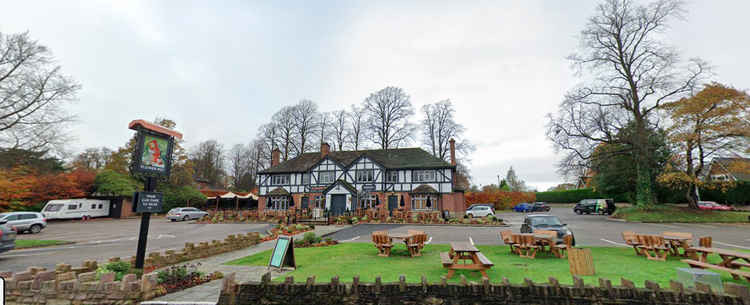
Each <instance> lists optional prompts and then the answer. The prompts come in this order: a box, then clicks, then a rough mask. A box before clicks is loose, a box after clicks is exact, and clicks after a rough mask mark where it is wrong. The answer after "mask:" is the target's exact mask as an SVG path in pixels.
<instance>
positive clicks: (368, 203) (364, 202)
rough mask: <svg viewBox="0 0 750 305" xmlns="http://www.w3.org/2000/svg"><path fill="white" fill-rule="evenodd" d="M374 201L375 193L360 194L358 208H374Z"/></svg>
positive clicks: (375, 200) (375, 201)
mask: <svg viewBox="0 0 750 305" xmlns="http://www.w3.org/2000/svg"><path fill="white" fill-rule="evenodd" d="M375 203H377V199H376V198H375V194H370V195H368V196H362V197H360V198H359V208H360V209H369V208H374V207H375Z"/></svg>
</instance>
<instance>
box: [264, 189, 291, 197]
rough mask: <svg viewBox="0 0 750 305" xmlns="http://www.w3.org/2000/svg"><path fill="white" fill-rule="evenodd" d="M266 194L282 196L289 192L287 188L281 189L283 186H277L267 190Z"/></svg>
mask: <svg viewBox="0 0 750 305" xmlns="http://www.w3.org/2000/svg"><path fill="white" fill-rule="evenodd" d="M268 195H271V196H284V195H289V192H288V191H287V190H285V189H283V188H280V187H277V188H275V189H273V190H272V191H270V192H268Z"/></svg>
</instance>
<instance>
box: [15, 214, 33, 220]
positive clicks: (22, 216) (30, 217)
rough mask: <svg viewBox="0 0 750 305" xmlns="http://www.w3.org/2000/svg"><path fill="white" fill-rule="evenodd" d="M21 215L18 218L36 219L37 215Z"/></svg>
mask: <svg viewBox="0 0 750 305" xmlns="http://www.w3.org/2000/svg"><path fill="white" fill-rule="evenodd" d="M20 216H21V217H18V219H34V218H36V215H34V214H23V215H20Z"/></svg>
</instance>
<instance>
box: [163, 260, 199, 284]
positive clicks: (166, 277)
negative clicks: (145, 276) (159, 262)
mask: <svg viewBox="0 0 750 305" xmlns="http://www.w3.org/2000/svg"><path fill="white" fill-rule="evenodd" d="M198 266H200V263H198V264H195V265H193V264H190V265H181V266H172V267H169V268H167V269H164V270H161V271H159V272H157V273H156V281H157V283H159V284H177V283H180V282H183V281H187V280H191V279H193V278H196V277H198V278H199V277H201V276H203V273H202V272H199V271H198Z"/></svg>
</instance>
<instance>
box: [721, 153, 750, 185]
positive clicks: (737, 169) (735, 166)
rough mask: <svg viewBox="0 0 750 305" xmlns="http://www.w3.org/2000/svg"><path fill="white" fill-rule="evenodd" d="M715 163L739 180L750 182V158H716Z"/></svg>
mask: <svg viewBox="0 0 750 305" xmlns="http://www.w3.org/2000/svg"><path fill="white" fill-rule="evenodd" d="M713 161H714V162H718V163H720V164H721V166H722V168H723V169H725V170H727V171H729V172H730V173H731V174H732V176H734V177H735V178H737V180H743V181H750V172H748V171H749V170H750V158H715V159H713Z"/></svg>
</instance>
